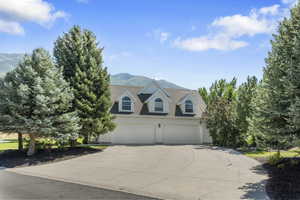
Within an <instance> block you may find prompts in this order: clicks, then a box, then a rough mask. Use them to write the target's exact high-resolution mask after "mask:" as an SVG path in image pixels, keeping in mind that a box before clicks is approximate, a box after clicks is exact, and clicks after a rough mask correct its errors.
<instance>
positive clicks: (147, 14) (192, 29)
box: [0, 0, 295, 89]
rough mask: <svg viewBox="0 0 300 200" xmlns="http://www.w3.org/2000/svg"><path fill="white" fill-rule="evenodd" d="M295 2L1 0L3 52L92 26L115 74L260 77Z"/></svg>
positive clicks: (184, 79) (194, 80)
mask: <svg viewBox="0 0 300 200" xmlns="http://www.w3.org/2000/svg"><path fill="white" fill-rule="evenodd" d="M294 3H295V0H242V1H237V0H209V1H199V0H163V1H162V0H148V1H141V0H111V1H100V0H63V1H62V0H22V1H19V0H10V1H7V0H0V44H1V45H0V52H2V53H6V52H8V53H24V52H30V51H32V50H33V49H34V48H37V47H44V48H46V49H48V50H49V51H52V48H53V42H54V41H55V39H56V38H57V37H58V36H59V35H61V34H62V33H63V32H66V31H68V29H70V28H71V27H72V26H73V25H75V24H76V25H80V26H82V27H84V28H87V29H90V30H92V31H93V32H94V33H95V34H96V36H97V39H98V40H99V43H100V46H104V48H105V50H104V56H105V65H106V66H107V67H108V69H109V72H110V73H112V74H116V73H122V72H127V73H131V74H134V75H145V76H148V77H151V78H157V79H165V80H168V81H171V82H174V83H176V84H178V85H181V86H184V87H187V88H191V89H197V88H199V87H202V86H206V87H208V86H210V84H211V83H212V82H213V81H215V80H216V79H220V78H226V79H231V78H233V77H234V76H235V77H237V78H238V80H239V82H242V81H244V80H245V79H246V77H247V76H248V75H256V76H257V77H259V78H261V76H262V68H263V66H264V58H265V57H266V55H267V52H268V50H269V49H270V44H269V41H270V39H271V34H272V33H274V32H275V30H276V25H277V23H278V21H279V20H280V19H282V17H284V16H287V15H288V9H289V8H290V7H291V6H293V5H294Z"/></svg>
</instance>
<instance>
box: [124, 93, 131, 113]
mask: <svg viewBox="0 0 300 200" xmlns="http://www.w3.org/2000/svg"><path fill="white" fill-rule="evenodd" d="M122 110H123V111H131V99H130V98H129V97H127V96H125V97H123V98H122Z"/></svg>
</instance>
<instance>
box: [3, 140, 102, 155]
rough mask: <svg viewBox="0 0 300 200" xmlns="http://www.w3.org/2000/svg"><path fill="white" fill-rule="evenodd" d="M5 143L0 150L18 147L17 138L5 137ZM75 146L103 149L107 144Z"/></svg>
mask: <svg viewBox="0 0 300 200" xmlns="http://www.w3.org/2000/svg"><path fill="white" fill-rule="evenodd" d="M4 141H6V142H5V143H0V152H2V151H5V150H10V149H18V140H17V139H5V140H4ZM77 147H87V148H93V149H100V150H103V149H105V148H106V147H107V146H106V145H89V144H80V145H77ZM55 148H57V146H53V147H52V149H55Z"/></svg>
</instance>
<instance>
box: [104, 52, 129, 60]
mask: <svg viewBox="0 0 300 200" xmlns="http://www.w3.org/2000/svg"><path fill="white" fill-rule="evenodd" d="M104 56H105V55H104ZM130 56H132V53H130V52H128V51H122V52H119V53H115V54H112V55H109V56H108V57H107V58H108V60H110V61H114V60H118V59H120V58H126V57H130Z"/></svg>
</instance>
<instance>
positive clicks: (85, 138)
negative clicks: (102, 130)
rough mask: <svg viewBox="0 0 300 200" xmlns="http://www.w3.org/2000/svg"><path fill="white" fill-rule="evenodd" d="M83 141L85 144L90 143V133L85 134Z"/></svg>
mask: <svg viewBox="0 0 300 200" xmlns="http://www.w3.org/2000/svg"><path fill="white" fill-rule="evenodd" d="M82 143H83V144H88V143H89V135H88V134H87V135H85V136H84V139H83V141H82Z"/></svg>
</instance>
